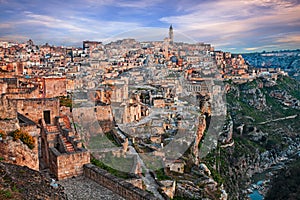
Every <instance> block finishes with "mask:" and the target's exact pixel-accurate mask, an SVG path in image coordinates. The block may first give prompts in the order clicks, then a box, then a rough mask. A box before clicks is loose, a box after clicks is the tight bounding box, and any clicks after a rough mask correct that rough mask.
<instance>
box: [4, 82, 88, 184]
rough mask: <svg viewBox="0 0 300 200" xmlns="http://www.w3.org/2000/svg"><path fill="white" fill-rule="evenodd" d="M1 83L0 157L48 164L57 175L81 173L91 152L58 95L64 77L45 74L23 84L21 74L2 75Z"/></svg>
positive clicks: (36, 167)
mask: <svg viewBox="0 0 300 200" xmlns="http://www.w3.org/2000/svg"><path fill="white" fill-rule="evenodd" d="M40 81H41V82H42V84H41V85H42V86H43V87H39V84H38V83H39V82H40ZM49 81H50V82H53V84H52V83H51V84H48V86H47V83H45V82H49ZM20 83H23V84H20ZM0 85H1V88H2V91H1V99H0V114H1V118H0V125H1V135H0V143H1V144H0V157H1V158H3V159H4V160H5V161H6V162H10V163H13V164H18V165H25V166H28V167H29V168H32V169H34V170H42V169H45V168H49V170H50V172H51V173H52V174H54V175H55V176H56V177H57V179H64V178H68V177H72V176H76V175H79V174H82V173H83V165H84V164H86V163H89V162H90V154H89V152H88V151H87V150H86V149H84V148H82V146H81V142H79V141H80V137H79V136H78V134H77V133H76V131H75V130H74V128H73V126H72V123H71V120H70V118H69V117H68V116H66V115H62V114H61V113H60V103H59V99H58V98H57V97H56V96H59V95H60V94H63V93H61V91H65V87H66V85H65V81H64V80H61V79H60V78H58V79H56V78H48V79H47V78H45V79H41V80H37V82H36V83H34V82H33V81H32V82H31V83H30V84H29V83H28V84H26V86H24V81H23V82H22V81H21V80H19V79H18V78H8V79H5V78H3V79H1V80H0ZM45 86H46V87H45ZM46 88H47V89H46ZM57 92H58V93H59V95H58V93H57ZM39 94H41V96H40V95H39ZM28 138H29V139H28ZM21 141H22V142H21ZM28 141H29V142H30V143H29V142H28ZM26 144H27V145H26ZM28 144H30V145H28Z"/></svg>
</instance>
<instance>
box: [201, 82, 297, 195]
mask: <svg viewBox="0 0 300 200" xmlns="http://www.w3.org/2000/svg"><path fill="white" fill-rule="evenodd" d="M229 86H230V90H229V92H228V93H227V103H228V115H230V117H231V119H232V123H233V128H232V143H231V144H232V145H222V143H219V146H218V148H217V149H215V150H214V151H212V152H211V153H209V154H208V155H207V156H206V157H205V158H204V160H205V162H206V164H207V165H208V167H209V168H210V169H213V173H215V174H218V175H220V177H221V182H223V183H224V187H225V189H226V191H227V192H228V193H229V199H244V198H246V195H247V194H246V193H245V192H244V191H245V189H246V188H247V187H248V186H249V185H250V183H251V180H252V176H253V175H254V174H255V173H261V172H265V171H266V170H270V169H271V167H272V166H274V165H284V164H285V162H286V161H287V160H289V159H290V158H291V157H292V156H293V155H295V154H296V153H297V152H298V151H299V150H300V143H299V141H300V136H299V133H300V124H299V117H300V109H299V108H298V103H292V102H297V101H299V100H300V96H299V88H300V87H299V86H300V84H299V83H298V82H297V81H295V80H293V79H291V78H289V77H279V78H278V80H276V81H275V80H268V79H257V80H254V81H253V82H249V83H245V84H239V85H238V84H231V83H230V84H229ZM277 91H281V92H277ZM279 93H280V94H279ZM290 99H293V100H292V101H291V103H287V102H288V101H289V100H290ZM219 142H220V141H219Z"/></svg>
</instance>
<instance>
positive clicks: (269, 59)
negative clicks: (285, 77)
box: [243, 49, 300, 80]
mask: <svg viewBox="0 0 300 200" xmlns="http://www.w3.org/2000/svg"><path fill="white" fill-rule="evenodd" d="M299 55H300V50H299V49H298V50H286V51H273V52H262V53H247V54H243V57H244V59H245V60H246V61H247V62H248V63H249V64H250V65H251V66H254V67H258V68H261V67H262V68H264V67H271V68H281V69H283V70H284V71H286V72H288V73H289V75H290V76H291V77H293V78H295V79H297V80H300V56H299Z"/></svg>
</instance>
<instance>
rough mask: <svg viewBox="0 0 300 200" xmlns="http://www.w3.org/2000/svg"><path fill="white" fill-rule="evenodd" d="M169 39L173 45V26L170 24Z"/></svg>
mask: <svg viewBox="0 0 300 200" xmlns="http://www.w3.org/2000/svg"><path fill="white" fill-rule="evenodd" d="M169 41H170V44H171V45H173V42H174V33H173V27H172V24H171V26H170V28H169Z"/></svg>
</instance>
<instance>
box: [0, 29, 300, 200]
mask: <svg viewBox="0 0 300 200" xmlns="http://www.w3.org/2000/svg"><path fill="white" fill-rule="evenodd" d="M286 75H287V74H286V73H285V72H284V71H282V70H280V68H251V67H249V65H248V64H247V63H246V62H245V60H244V59H243V57H242V56H241V55H236V54H231V53H230V52H222V51H216V50H215V49H214V47H212V46H211V45H210V44H205V43H194V44H189V43H184V42H176V41H174V33H173V28H172V26H170V28H169V35H168V37H166V38H164V39H163V38H162V41H137V40H135V39H123V40H117V41H112V42H110V43H107V44H103V43H102V42H99V41H83V46H82V48H75V47H59V46H52V45H49V44H44V45H36V44H34V41H32V40H28V41H27V42H26V43H13V42H0V85H1V101H0V158H1V160H3V161H5V162H8V163H12V164H17V165H22V166H27V167H29V168H31V169H34V170H37V171H48V172H49V173H50V174H52V175H53V176H54V177H55V178H56V180H64V179H68V178H71V177H74V176H80V175H82V174H85V176H88V177H89V178H91V179H94V180H95V179H97V178H95V177H96V175H93V173H96V172H97V173H104V172H103V171H101V170H98V169H96V168H95V166H94V165H97V166H98V167H101V168H103V169H105V170H107V171H109V172H110V173H112V174H113V175H114V176H119V178H125V179H126V180H127V182H129V183H130V184H132V185H134V186H135V187H137V188H140V190H143V191H144V192H145V191H148V192H145V193H142V192H141V191H140V190H139V191H138V192H136V194H137V197H136V199H143V198H144V199H151V198H154V197H153V196H155V197H156V198H159V199H164V198H174V197H186V198H211V199H230V197H228V193H227V192H226V190H225V189H224V185H223V184H222V183H221V182H220V179H219V178H218V176H216V173H214V171H213V169H211V168H209V167H208V166H207V165H206V164H205V162H203V159H202V158H203V157H205V156H206V155H207V154H208V153H209V151H210V150H211V149H213V148H214V147H216V145H215V143H216V142H219V143H220V144H221V147H223V148H226V147H230V146H232V145H234V140H233V138H232V133H233V124H232V119H231V118H230V116H228V112H227V104H226V98H225V95H226V93H227V92H228V91H230V90H232V87H231V86H230V85H229V84H228V83H236V84H242V83H247V82H251V81H253V80H256V79H258V78H264V79H265V80H267V81H266V82H265V83H264V84H265V85H268V86H272V85H274V84H276V83H275V80H277V78H278V77H281V76H286ZM255 92H256V90H254V91H253V93H255ZM272 95H273V96H274V97H276V98H278V99H280V100H281V101H282V103H283V104H285V105H287V106H291V107H293V108H297V109H299V105H300V104H299V102H298V101H297V99H294V98H292V97H290V96H288V94H286V93H285V92H284V91H279V90H278V91H274V92H272ZM257 98H258V99H255V100H253V101H252V102H250V103H249V104H250V105H251V106H253V107H255V108H257V109H261V110H263V109H264V103H263V102H262V101H260V99H259V98H261V96H260V95H259V94H258V97H257ZM224 124H225V126H224ZM204 139H205V141H204ZM205 148H207V149H206V150H203V149H205ZM90 163H92V164H93V165H92V164H90ZM108 179H110V178H108ZM111 179H113V178H111ZM124 185H126V184H125V183H124ZM104 186H105V185H104ZM134 186H132V187H131V186H124V188H127V189H128V188H131V191H135V189H134V188H135V187H134ZM107 187H108V188H109V189H111V190H114V189H115V188H114V187H113V186H109V185H108V186H107ZM110 187H111V188H110ZM122 187H123V186H122ZM132 188H133V189H132ZM120 190H121V189H118V191H116V192H117V193H118V194H120V195H121V196H122V195H123V193H126V192H120ZM128 190H129V189H128ZM148 194H149V196H147V195H148ZM153 194H154V195H153ZM124 195H126V194H124ZM143 195H144V196H143ZM141 196H143V198H142V197H141ZM125 198H126V196H125Z"/></svg>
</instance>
